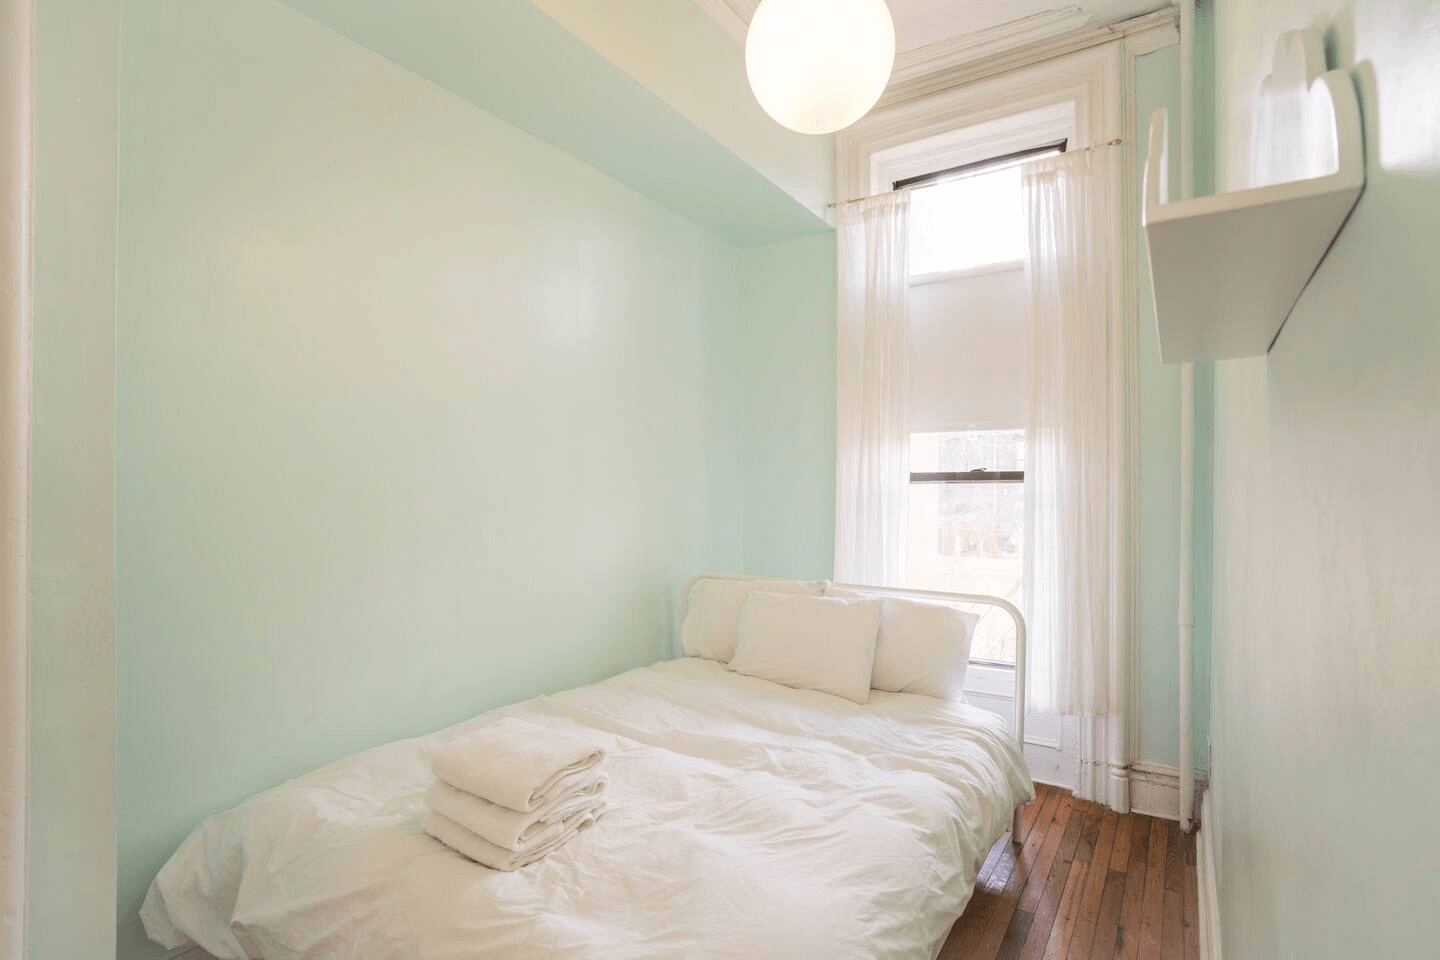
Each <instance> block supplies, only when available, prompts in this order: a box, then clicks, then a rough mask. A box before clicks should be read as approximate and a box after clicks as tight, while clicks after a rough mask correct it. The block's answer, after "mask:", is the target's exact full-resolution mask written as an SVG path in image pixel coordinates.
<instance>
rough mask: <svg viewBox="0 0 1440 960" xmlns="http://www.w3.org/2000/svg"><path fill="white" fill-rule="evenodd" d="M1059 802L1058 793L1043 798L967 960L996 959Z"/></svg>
mask: <svg viewBox="0 0 1440 960" xmlns="http://www.w3.org/2000/svg"><path fill="white" fill-rule="evenodd" d="M1060 800H1061V797H1060V793H1059V791H1054V792H1052V793H1051V794H1050V795H1049V796H1048V797H1046V799H1045V805H1044V806H1043V807H1041V809H1040V812H1039V813H1038V814H1037V815H1036V817H1035V823H1034V825H1033V827H1032V829H1031V830H1030V834H1029V836H1028V837H1027V838H1026V840H1025V845H1024V846H1023V847H1021V848H1020V854H1019V856H1018V857H1016V859H1015V865H1014V866H1013V867H1012V868H1011V870H1010V875H1009V877H1007V878H1006V881H1005V886H1004V888H1003V889H1002V890H1001V892H1000V894H999V897H998V898H997V900H996V902H995V906H994V908H993V910H992V911H991V914H990V917H989V919H988V920H987V921H986V923H985V931H984V933H982V934H981V935H980V938H979V940H978V942H977V943H976V945H975V949H974V950H973V951H972V952H970V953H967V957H971V958H973V960H995V958H996V957H997V956H998V955H999V952H1000V947H1001V945H1002V944H1003V943H1004V942H1005V936H1006V931H1007V930H1008V928H1009V927H1010V924H1011V922H1012V920H1013V919H1014V916H1015V913H1016V912H1017V911H1016V908H1017V907H1018V906H1019V904H1020V894H1021V893H1022V892H1023V891H1024V889H1025V887H1026V885H1027V884H1028V882H1029V880H1030V876H1031V872H1032V871H1033V869H1034V867H1035V863H1036V861H1037V860H1038V859H1039V856H1040V851H1041V849H1042V848H1043V847H1044V843H1045V835H1046V834H1047V833H1048V832H1049V831H1050V829H1051V828H1052V826H1053V823H1054V819H1055V810H1056V808H1057V807H1058V806H1059V805H1060ZM1022 942H1023V941H1022Z"/></svg>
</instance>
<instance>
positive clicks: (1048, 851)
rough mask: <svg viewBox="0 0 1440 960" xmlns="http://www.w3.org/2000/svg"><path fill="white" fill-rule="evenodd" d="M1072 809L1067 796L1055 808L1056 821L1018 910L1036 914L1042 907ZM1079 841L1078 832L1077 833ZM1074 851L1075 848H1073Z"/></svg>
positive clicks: (1052, 824)
mask: <svg viewBox="0 0 1440 960" xmlns="http://www.w3.org/2000/svg"><path fill="white" fill-rule="evenodd" d="M1070 807H1071V799H1070V797H1069V796H1066V797H1065V798H1064V799H1063V800H1061V802H1060V806H1058V807H1056V808H1055V819H1054V820H1052V821H1051V823H1050V830H1049V832H1048V833H1047V834H1046V835H1045V843H1044V845H1043V846H1041V848H1040V856H1039V858H1037V859H1036V861H1035V869H1034V870H1033V871H1031V874H1030V882H1029V883H1027V884H1025V890H1024V892H1022V893H1021V894H1020V906H1019V908H1018V909H1020V910H1027V911H1029V912H1030V913H1032V914H1033V913H1034V912H1035V908H1036V907H1038V906H1039V905H1040V894H1041V893H1043V892H1044V890H1045V883H1046V880H1047V879H1048V878H1049V876H1050V868H1051V867H1053V866H1054V865H1055V857H1056V855H1057V854H1059V852H1060V845H1061V842H1062V841H1064V839H1065V837H1066V835H1067V833H1068V831H1069V829H1070ZM1077 839H1078V831H1077ZM1072 850H1073V848H1072Z"/></svg>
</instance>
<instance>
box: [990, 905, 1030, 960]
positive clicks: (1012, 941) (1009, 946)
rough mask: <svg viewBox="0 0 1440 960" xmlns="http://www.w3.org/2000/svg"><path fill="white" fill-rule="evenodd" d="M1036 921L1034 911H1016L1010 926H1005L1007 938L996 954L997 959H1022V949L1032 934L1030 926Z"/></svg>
mask: <svg viewBox="0 0 1440 960" xmlns="http://www.w3.org/2000/svg"><path fill="white" fill-rule="evenodd" d="M1034 922H1035V915H1034V914H1033V913H1029V912H1027V911H1024V910H1017V911H1015V917H1014V919H1012V920H1011V921H1010V926H1008V927H1006V928H1005V939H1004V940H1003V941H1002V942H1001V944H1000V952H999V953H997V954H996V955H995V960H1020V951H1021V950H1022V949H1024V947H1025V940H1026V938H1028V937H1029V936H1030V927H1031V926H1032V925H1033V924H1034Z"/></svg>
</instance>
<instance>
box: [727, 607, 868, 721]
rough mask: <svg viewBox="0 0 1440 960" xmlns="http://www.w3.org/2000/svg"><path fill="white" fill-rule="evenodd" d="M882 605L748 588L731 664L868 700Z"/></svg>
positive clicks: (757, 673) (739, 670)
mask: <svg viewBox="0 0 1440 960" xmlns="http://www.w3.org/2000/svg"><path fill="white" fill-rule="evenodd" d="M884 610H885V604H884V602H883V601H881V600H842V599H838V598H828V597H806V596H796V595H794V594H780V593H760V592H756V593H752V594H750V597H749V599H748V600H746V601H745V606H743V607H742V608H741V609H740V637H739V641H738V642H737V643H736V645H735V658H734V659H733V660H731V661H730V669H731V670H734V671H735V672H736V673H743V674H745V675H746V676H750V677H760V678H762V679H764V680H773V681H775V682H776V683H783V684H785V685H786V686H787V687H799V688H801V689H803V690H820V691H823V692H825V693H833V694H834V695H835V696H837V697H844V698H845V699H846V700H854V701H855V702H856V703H868V702H869V700H870V673H871V670H872V668H873V667H874V664H875V638H876V637H877V636H878V635H879V632H880V615H881V614H882V613H883V612H884Z"/></svg>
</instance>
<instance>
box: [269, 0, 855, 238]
mask: <svg viewBox="0 0 1440 960" xmlns="http://www.w3.org/2000/svg"><path fill="white" fill-rule="evenodd" d="M284 2H285V3H287V4H288V5H289V6H291V7H294V8H295V9H297V10H299V11H301V12H302V13H304V14H306V15H307V16H311V17H314V18H315V19H316V20H318V21H319V22H321V23H323V24H325V25H326V26H328V27H330V28H331V29H334V30H336V31H338V32H340V33H342V34H344V35H345V36H348V37H350V38H351V39H353V40H355V41H356V42H357V43H360V44H363V45H364V46H366V47H368V48H370V49H371V50H374V51H376V52H378V53H380V54H381V55H382V56H385V57H387V58H389V59H390V60H393V61H394V62H396V63H398V64H400V65H402V66H404V67H406V68H408V69H410V70H413V71H415V72H416V73H418V74H419V75H421V76H423V77H426V78H428V79H430V80H432V81H434V82H435V83H437V84H439V85H440V86H442V87H444V88H445V89H447V90H449V91H451V92H452V93H455V94H458V95H459V96H461V97H464V98H466V99H468V100H470V101H471V102H472V103H474V104H475V105H476V106H479V107H481V108H482V109H484V110H488V111H489V112H491V113H493V114H495V115H496V116H498V117H501V118H503V119H504V120H507V121H509V122H510V123H513V124H515V125H516V126H517V127H519V128H521V129H523V130H526V131H528V132H530V133H532V134H534V135H535V136H537V137H539V138H540V139H542V140H545V141H546V142H548V143H552V144H554V145H555V146H558V147H560V148H561V149H562V150H565V151H566V152H568V153H571V154H573V155H574V156H576V157H579V158H580V159H581V160H584V161H585V162H586V163H588V164H590V165H591V166H593V167H595V168H596V169H597V170H601V171H603V172H604V173H607V174H609V175H610V176H612V177H614V178H615V179H616V180H619V181H620V182H621V183H624V184H627V185H629V186H630V187H632V188H634V189H635V190H636V191H638V192H639V193H642V194H644V195H645V196H648V197H650V198H651V199H653V200H655V201H657V202H659V203H661V204H663V205H665V206H666V207H668V208H670V209H672V210H675V211H677V212H678V213H680V214H681V215H682V216H685V217H688V218H689V219H691V220H693V221H695V222H696V223H698V224H700V225H701V226H703V227H705V228H706V229H709V230H712V231H714V232H715V233H716V234H718V235H719V236H721V237H724V238H725V239H727V240H730V241H732V242H734V243H737V244H740V245H742V246H755V245H760V244H765V243H772V242H774V241H777V240H785V239H792V238H795V237H802V236H814V235H819V234H824V233H827V232H829V229H830V228H829V227H828V226H826V224H825V222H824V220H822V219H821V218H820V217H819V216H818V215H817V213H816V212H815V211H814V210H810V209H806V207H805V206H803V205H802V204H801V203H800V202H798V201H796V200H795V199H794V198H793V197H792V196H791V195H790V194H789V193H787V192H786V191H785V190H784V189H782V188H781V187H779V186H777V185H776V184H775V183H774V182H772V181H771V180H770V179H769V178H767V177H766V175H765V174H763V173H761V172H760V171H759V170H757V169H756V168H755V167H754V166H752V164H751V163H749V162H747V161H746V160H744V159H742V158H741V157H739V156H736V154H735V153H734V152H733V151H732V149H731V148H727V146H725V145H724V144H722V143H721V142H720V141H719V140H717V139H716V137H715V136H714V135H712V134H711V133H709V132H707V131H706V130H705V129H704V128H702V127H701V126H699V125H697V124H696V123H695V122H693V121H691V120H687V119H685V117H684V115H683V113H681V112H677V110H676V109H675V108H674V107H672V106H670V105H669V104H667V103H666V102H665V101H664V100H662V99H661V98H660V97H658V96H656V95H655V94H654V93H652V92H651V91H649V90H647V89H646V88H645V86H644V85H643V84H641V83H640V82H639V81H638V80H636V79H634V78H633V77H630V76H627V75H626V74H625V73H624V72H622V71H621V70H619V69H617V68H616V67H615V65H614V64H613V63H611V62H610V61H609V60H607V59H606V58H605V57H604V56H603V55H602V54H600V53H599V52H597V51H596V50H594V49H592V48H591V47H590V46H588V45H587V44H586V43H584V42H583V41H582V40H580V39H579V38H578V37H576V36H575V35H574V34H572V33H570V32H569V31H568V30H566V29H565V28H564V27H562V26H561V25H560V24H559V23H557V22H555V21H554V20H552V19H551V18H550V17H548V16H546V15H545V14H544V13H542V12H541V11H540V9H539V8H538V7H536V6H535V5H534V4H532V3H531V2H530V0H483V2H476V0H426V2H424V3H403V2H397V0H284ZM669 2H674V0H644V3H643V4H642V5H644V6H649V5H650V4H651V3H669ZM733 56H734V57H736V58H737V59H738V58H739V57H740V56H741V53H740V50H739V48H738V47H736V48H735V49H734V53H733ZM790 186H791V189H795V188H794V186H793V184H790ZM827 199H828V198H827Z"/></svg>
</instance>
